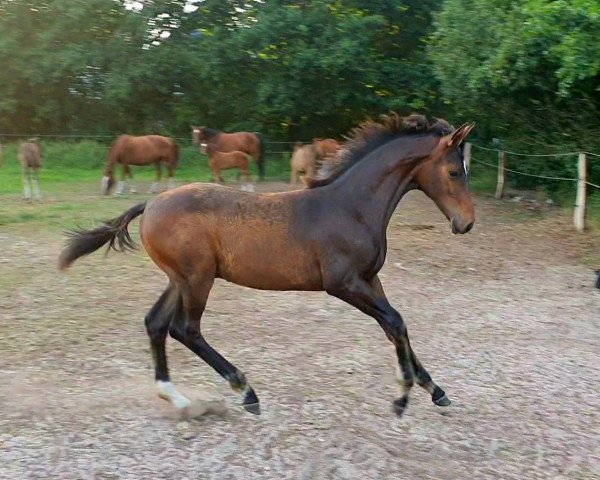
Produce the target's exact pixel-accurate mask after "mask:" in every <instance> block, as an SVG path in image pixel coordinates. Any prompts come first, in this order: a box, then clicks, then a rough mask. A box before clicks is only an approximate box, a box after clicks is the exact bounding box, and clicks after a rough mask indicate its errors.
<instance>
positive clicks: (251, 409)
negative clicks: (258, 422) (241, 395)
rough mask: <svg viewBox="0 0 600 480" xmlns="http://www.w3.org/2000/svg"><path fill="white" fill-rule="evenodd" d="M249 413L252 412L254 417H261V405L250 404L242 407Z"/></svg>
mask: <svg viewBox="0 0 600 480" xmlns="http://www.w3.org/2000/svg"><path fill="white" fill-rule="evenodd" d="M242 406H243V407H244V408H245V409H246V411H247V412H250V413H251V414H253V415H260V403H248V404H246V403H245V404H244V405H242Z"/></svg>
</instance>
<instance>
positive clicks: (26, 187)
mask: <svg viewBox="0 0 600 480" xmlns="http://www.w3.org/2000/svg"><path fill="white" fill-rule="evenodd" d="M18 158H19V163H20V164H21V176H22V178H23V198H25V199H26V200H30V199H31V198H32V197H33V199H34V200H38V201H40V200H41V199H42V195H41V193H40V180H39V176H38V170H39V169H40V167H41V166H42V147H41V146H40V143H39V141H38V139H37V138H30V139H29V140H27V141H26V142H23V143H21V144H20V145H19V153H18Z"/></svg>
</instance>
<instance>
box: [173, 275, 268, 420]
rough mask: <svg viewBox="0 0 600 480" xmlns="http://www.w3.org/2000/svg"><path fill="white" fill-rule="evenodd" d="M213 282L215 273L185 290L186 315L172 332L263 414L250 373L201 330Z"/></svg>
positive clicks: (251, 407)
mask: <svg viewBox="0 0 600 480" xmlns="http://www.w3.org/2000/svg"><path fill="white" fill-rule="evenodd" d="M213 282H214V277H213V276H211V277H210V278H206V279H205V280H204V281H201V282H195V283H194V284H192V285H189V286H187V287H186V288H185V289H184V291H183V292H182V294H183V306H184V310H185V315H184V318H177V319H175V320H174V321H173V322H172V323H171V327H170V328H169V334H170V335H171V337H173V338H174V339H175V340H177V341H179V342H181V343H182V344H183V345H185V346H186V347H188V348H189V349H190V350H191V351H192V352H194V353H195V354H196V355H198V356H199V357H200V358H201V359H202V360H204V361H205V362H206V363H208V364H209V365H210V366H211V367H212V368H214V369H215V370H216V372H217V373H218V374H219V375H221V376H222V377H223V378H224V379H225V380H227V381H228V382H229V384H230V385H231V388H233V390H235V391H237V392H240V393H241V395H242V406H243V407H244V408H245V409H246V410H247V411H248V412H250V413H254V414H256V415H259V414H260V405H259V403H258V397H257V396H256V393H254V390H253V389H252V387H251V386H250V385H249V384H248V382H247V381H246V376H245V375H244V374H243V373H242V372H240V371H239V370H238V369H237V368H236V367H235V366H233V365H232V364H231V363H229V362H228V361H227V360H226V359H225V358H224V357H223V356H222V355H221V354H220V353H219V352H217V351H216V350H215V349H214V348H212V347H211V346H210V345H209V344H208V342H207V341H206V340H205V339H204V337H203V336H202V334H201V333H200V320H201V318H202V314H203V313H204V309H205V307H206V302H207V300H208V294H209V292H210V289H211V288H212V285H213Z"/></svg>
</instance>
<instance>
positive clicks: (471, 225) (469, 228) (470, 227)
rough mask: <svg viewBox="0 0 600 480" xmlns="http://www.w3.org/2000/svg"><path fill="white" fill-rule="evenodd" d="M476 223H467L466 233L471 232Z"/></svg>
mask: <svg viewBox="0 0 600 480" xmlns="http://www.w3.org/2000/svg"><path fill="white" fill-rule="evenodd" d="M474 224H475V222H471V223H469V224H468V225H467V228H466V229H465V233H469V232H470V231H471V229H472V228H473V225H474Z"/></svg>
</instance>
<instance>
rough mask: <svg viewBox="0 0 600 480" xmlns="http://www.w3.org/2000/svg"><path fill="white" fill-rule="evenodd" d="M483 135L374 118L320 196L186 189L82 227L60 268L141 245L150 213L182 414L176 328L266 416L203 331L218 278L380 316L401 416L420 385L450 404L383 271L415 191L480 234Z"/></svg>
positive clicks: (158, 349)
mask: <svg viewBox="0 0 600 480" xmlns="http://www.w3.org/2000/svg"><path fill="white" fill-rule="evenodd" d="M472 128H473V125H472V124H471V125H463V126H462V127H460V128H458V129H457V130H454V128H452V127H451V126H450V124H448V123H447V122H445V121H443V120H437V121H436V122H435V123H433V124H429V122H428V121H427V120H426V119H425V117H422V116H420V115H411V116H410V117H407V118H401V117H398V116H390V117H386V118H385V119H384V121H382V122H381V123H374V122H367V123H365V124H363V125H362V126H361V127H359V128H357V129H355V130H354V131H353V133H352V136H351V138H350V140H349V143H348V144H347V146H346V148H345V149H344V156H343V158H342V160H341V163H340V165H339V167H338V168H337V169H336V170H335V171H334V172H333V173H332V174H331V175H330V176H329V177H328V178H325V179H322V180H314V181H312V182H310V184H309V188H308V189H305V190H296V191H290V192H283V193H267V194H256V193H248V192H240V191H238V190H234V189H231V188H225V187H222V186H215V185H212V184H202V183H196V184H190V185H186V186H182V187H180V188H177V189H175V190H171V191H169V192H165V193H163V194H161V195H159V196H157V197H155V198H154V199H153V200H150V202H148V203H141V204H139V205H136V206H134V207H133V208H131V209H129V210H128V211H127V212H125V213H124V214H123V215H121V216H120V217H117V218H115V219H113V220H110V221H108V222H106V223H105V224H104V225H103V226H101V227H98V228H95V229H92V230H87V231H85V230H83V231H78V232H74V233H73V235H72V237H71V240H70V241H69V244H68V246H67V247H66V249H65V250H64V251H63V252H62V254H61V256H60V259H59V267H60V268H61V269H64V268H66V267H68V266H69V265H70V264H71V263H72V262H74V261H75V260H76V259H77V258H79V257H81V256H83V255H86V254H89V253H91V252H93V251H95V250H97V249H99V248H100V247H101V246H102V245H105V244H108V245H109V247H113V248H116V249H121V250H123V249H127V248H133V247H134V245H133V243H132V240H131V237H130V236H129V233H128V231H127V225H128V224H129V222H131V220H133V219H134V218H135V217H137V216H139V215H142V214H143V217H142V220H141V224H140V234H141V238H142V243H143V245H144V247H145V249H146V252H147V253H148V255H149V256H150V257H151V258H152V260H153V261H154V262H155V263H156V264H157V265H158V267H159V268H160V269H162V270H163V271H164V272H165V273H166V275H167V276H168V278H169V285H168V287H167V288H166V290H165V292H164V293H163V294H162V295H161V296H160V298H159V299H158V301H157V302H156V304H155V305H154V306H153V307H152V309H151V310H150V311H149V312H148V314H147V316H146V319H145V323H146V328H147V332H148V336H149V338H150V345H151V349H152V354H153V358H154V365H155V379H156V382H157V388H158V392H159V395H160V396H161V397H163V398H167V399H169V400H170V401H171V402H172V404H173V405H175V406H176V407H177V408H179V409H186V408H187V407H188V406H189V405H190V401H189V400H188V399H187V398H186V397H184V396H183V395H181V394H180V393H179V392H177V390H176V389H175V388H174V387H173V385H172V384H171V382H170V377H169V371H168V368H167V356H166V351H165V343H166V336H167V333H169V334H170V335H171V337H173V338H174V339H175V340H177V341H179V342H181V343H182V344H183V345H184V346H186V347H187V348H189V349H190V350H191V351H192V352H193V353H195V354H196V355H198V356H199V357H200V358H202V359H203V360H204V361H205V362H206V363H208V364H209V365H210V366H211V367H212V368H214V369H215V370H216V371H217V372H218V373H219V374H220V375H221V376H222V377H223V378H224V379H225V380H227V381H228V382H229V384H230V385H231V387H232V388H233V389H234V390H236V391H238V392H240V393H241V396H242V405H243V406H244V408H246V410H248V411H249V412H252V413H256V414H258V413H259V412H260V408H259V403H258V397H257V396H256V393H255V392H254V390H253V389H252V387H251V386H250V384H249V383H248V381H247V379H246V376H245V375H244V374H243V373H242V372H240V370H238V369H237V368H236V367H235V366H234V365H232V364H231V363H230V362H229V361H228V360H227V359H225V358H224V357H223V356H222V355H221V354H220V353H219V352H217V351H216V350H215V349H214V348H213V347H212V346H211V345H210V344H209V343H208V342H207V340H206V339H205V338H204V336H203V335H202V333H201V328H200V322H201V318H202V315H203V313H204V311H205V308H206V303H207V300H208V296H209V293H210V291H211V289H212V287H213V284H214V281H215V279H217V278H221V279H224V280H226V281H229V282H233V283H236V284H238V285H243V286H246V287H251V288H257V289H261V290H304V291H311V290H312V291H323V290H324V291H326V292H327V293H328V294H330V295H333V296H335V297H337V298H339V299H341V300H343V301H345V302H347V303H348V304H350V305H352V306H354V307H355V308H357V309H358V310H360V311H362V312H363V313H365V314H367V315H369V316H371V317H373V318H374V319H375V320H376V321H377V322H378V323H379V325H380V326H381V327H382V329H383V330H384V332H385V333H386V335H387V337H388V339H389V340H390V341H391V342H392V344H393V345H394V347H395V349H396V354H397V357H398V366H399V371H400V373H401V375H400V377H399V383H400V393H401V396H400V397H399V398H397V399H396V400H395V401H394V403H393V406H394V411H395V412H396V414H397V415H402V412H404V410H405V408H406V405H407V402H408V396H409V391H410V389H411V388H412V386H413V384H414V382H416V383H417V384H418V385H420V386H421V387H423V388H424V389H425V390H426V391H427V392H428V394H429V395H430V397H431V400H432V401H433V403H434V404H436V405H439V406H446V405H449V404H450V400H449V399H448V398H447V397H446V394H445V393H444V391H443V390H442V389H441V388H440V387H439V386H438V385H436V384H435V382H434V381H433V380H432V378H431V376H430V375H429V373H428V372H427V370H426V369H425V367H424V366H423V364H422V363H421V362H420V361H419V360H418V358H417V356H416V354H415V352H414V351H413V349H412V347H411V345H410V342H409V339H408V333H407V329H406V325H405V323H404V320H403V318H402V317H401V316H400V314H399V313H398V312H397V311H396V310H395V309H394V308H393V307H392V306H391V305H390V303H389V301H388V300H387V298H386V295H385V293H384V290H383V286H382V284H381V281H380V279H379V277H378V275H377V274H378V272H379V271H380V269H381V268H382V267H383V264H384V262H385V257H386V250H387V239H386V230H387V226H388V223H389V221H390V219H391V217H392V214H393V213H394V210H395V209H396V206H397V204H398V202H400V200H401V199H402V197H403V196H404V194H406V193H407V192H408V191H410V190H413V189H419V190H422V191H423V192H424V193H425V194H426V195H428V196H429V197H430V198H431V199H432V200H433V201H434V202H435V204H436V205H437V206H438V208H439V209H440V210H441V212H442V213H443V214H444V215H445V216H446V218H448V220H449V224H450V227H451V229H452V232H453V233H461V234H462V233H467V232H469V231H470V230H471V228H472V226H473V224H474V222H475V212H474V207H473V202H472V199H471V195H470V193H469V188H468V178H467V171H466V170H465V167H464V162H463V155H462V150H461V148H460V145H461V143H462V142H463V140H464V139H465V137H466V136H467V134H468V133H469V132H470V130H471V129H472ZM213 308H214V306H213ZM229 321H230V322H232V323H233V322H235V321H236V318H235V317H234V316H233V317H229ZM344 334H345V332H340V335H342V336H343V335H344ZM306 335H310V332H299V334H298V338H296V339H293V341H298V340H301V339H302V337H303V336H306ZM257 341H258V340H257ZM269 375H270V377H272V376H273V372H270V373H269ZM341 401H343V400H341Z"/></svg>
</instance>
